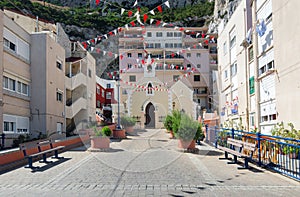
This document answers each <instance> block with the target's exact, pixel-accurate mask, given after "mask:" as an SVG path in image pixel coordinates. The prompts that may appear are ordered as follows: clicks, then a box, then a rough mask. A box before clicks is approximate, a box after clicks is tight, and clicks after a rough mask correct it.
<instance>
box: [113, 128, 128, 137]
mask: <svg viewBox="0 0 300 197" xmlns="http://www.w3.org/2000/svg"><path fill="white" fill-rule="evenodd" d="M113 137H114V138H126V133H125V129H114V130H113Z"/></svg>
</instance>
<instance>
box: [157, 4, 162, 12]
mask: <svg viewBox="0 0 300 197" xmlns="http://www.w3.org/2000/svg"><path fill="white" fill-rule="evenodd" d="M157 9H158V11H159V12H160V13H162V7H161V6H160V5H159V6H157Z"/></svg>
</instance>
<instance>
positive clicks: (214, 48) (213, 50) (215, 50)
mask: <svg viewBox="0 0 300 197" xmlns="http://www.w3.org/2000/svg"><path fill="white" fill-rule="evenodd" d="M209 54H211V55H218V49H217V47H210V49H209Z"/></svg>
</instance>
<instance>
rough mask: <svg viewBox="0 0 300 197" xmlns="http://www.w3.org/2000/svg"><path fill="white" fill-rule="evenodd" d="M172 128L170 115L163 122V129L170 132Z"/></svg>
mask: <svg viewBox="0 0 300 197" xmlns="http://www.w3.org/2000/svg"><path fill="white" fill-rule="evenodd" d="M172 126H173V117H172V116H171V115H167V116H166V118H165V120H164V127H165V128H166V129H167V130H169V131H171V130H172Z"/></svg>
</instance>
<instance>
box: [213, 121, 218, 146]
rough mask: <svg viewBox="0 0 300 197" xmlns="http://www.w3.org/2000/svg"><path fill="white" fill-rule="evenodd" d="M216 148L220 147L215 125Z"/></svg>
mask: <svg viewBox="0 0 300 197" xmlns="http://www.w3.org/2000/svg"><path fill="white" fill-rule="evenodd" d="M214 137H215V148H217V147H218V136H217V126H215V136H214Z"/></svg>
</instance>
